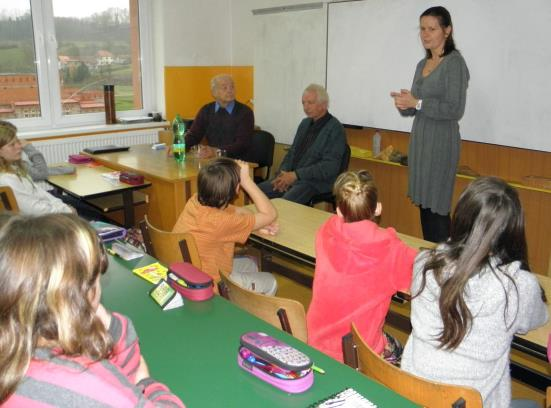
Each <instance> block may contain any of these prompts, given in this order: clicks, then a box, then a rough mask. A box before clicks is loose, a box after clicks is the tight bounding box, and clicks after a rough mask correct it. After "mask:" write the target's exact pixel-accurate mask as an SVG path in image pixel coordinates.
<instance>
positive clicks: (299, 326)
mask: <svg viewBox="0 0 551 408" xmlns="http://www.w3.org/2000/svg"><path fill="white" fill-rule="evenodd" d="M218 292H219V293H220V294H221V295H222V296H224V297H225V298H226V299H228V300H229V301H230V302H232V303H234V304H236V305H237V306H239V307H240V308H242V309H244V310H246V311H247V312H249V313H251V314H253V315H255V316H256V317H258V318H260V319H262V320H264V321H266V322H268V323H270V324H271V325H272V326H275V327H277V328H278V329H282V330H283V331H286V332H287V333H289V334H291V335H293V336H295V337H296V338H297V339H299V340H302V341H303V342H306V341H307V339H308V335H307V329H306V312H305V311H304V306H303V305H302V303H300V302H297V301H296V300H293V299H286V298H280V297H276V296H266V295H262V294H260V293H256V292H253V291H251V290H247V289H244V288H242V287H241V286H239V285H237V284H236V283H234V282H233V281H232V280H230V279H229V278H228V277H227V276H225V275H224V274H223V273H221V274H220V282H219V283H218Z"/></svg>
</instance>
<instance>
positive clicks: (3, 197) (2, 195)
mask: <svg viewBox="0 0 551 408" xmlns="http://www.w3.org/2000/svg"><path fill="white" fill-rule="evenodd" d="M0 210H1V211H11V212H19V206H18V205H17V200H16V199H15V195H14V194H13V191H12V189H11V187H9V186H0Z"/></svg>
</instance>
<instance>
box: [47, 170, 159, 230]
mask: <svg viewBox="0 0 551 408" xmlns="http://www.w3.org/2000/svg"><path fill="white" fill-rule="evenodd" d="M74 167H75V173H74V174H61V175H56V176H50V177H48V183H49V184H51V185H52V186H53V187H54V188H55V189H56V190H57V191H58V192H65V193H67V194H69V195H71V196H73V197H75V198H76V199H78V200H81V201H84V200H88V199H92V198H98V197H105V196H108V195H113V194H121V195H122V201H123V212H124V226H125V227H126V228H130V227H133V226H134V224H135V216H134V200H133V192H134V191H136V190H141V189H144V188H147V187H149V186H151V183H150V182H148V181H147V180H146V181H144V183H142V184H138V185H131V184H126V183H121V182H119V181H116V180H115V181H113V182H112V181H109V180H107V179H105V178H104V177H103V176H102V173H109V172H112V171H113V169H110V168H107V167H104V166H93V167H91V166H89V165H85V164H80V165H74Z"/></svg>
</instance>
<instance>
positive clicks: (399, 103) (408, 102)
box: [390, 89, 418, 110]
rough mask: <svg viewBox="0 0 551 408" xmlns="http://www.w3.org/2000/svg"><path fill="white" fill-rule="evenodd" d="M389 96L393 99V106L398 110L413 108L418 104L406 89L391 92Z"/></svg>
mask: <svg viewBox="0 0 551 408" xmlns="http://www.w3.org/2000/svg"><path fill="white" fill-rule="evenodd" d="M390 96H391V97H392V98H394V106H396V107H397V108H398V109H400V110H406V109H410V108H415V106H416V105H417V102H418V100H417V99H416V98H415V97H414V96H413V95H412V94H411V92H410V91H409V90H408V89H400V92H391V93H390Z"/></svg>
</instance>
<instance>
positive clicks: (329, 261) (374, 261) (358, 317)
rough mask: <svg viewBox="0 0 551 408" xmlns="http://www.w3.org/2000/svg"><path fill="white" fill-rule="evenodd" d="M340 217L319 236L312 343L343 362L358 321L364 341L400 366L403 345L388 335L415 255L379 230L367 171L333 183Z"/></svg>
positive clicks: (309, 317) (374, 189)
mask: <svg viewBox="0 0 551 408" xmlns="http://www.w3.org/2000/svg"><path fill="white" fill-rule="evenodd" d="M333 191H334V194H335V196H336V202H337V215H334V216H332V217H331V218H329V220H327V222H326V223H325V224H324V225H323V226H322V227H321V228H320V230H319V231H318V234H317V237H316V272H315V275H314V276H315V278H314V286H313V296H312V303H311V304H310V308H309V309H308V315H307V322H308V342H309V344H310V345H312V346H313V347H315V348H317V349H318V350H320V351H322V352H324V353H326V354H328V355H330V356H331V357H333V358H335V359H337V360H339V361H342V359H343V357H342V349H341V338H342V336H344V335H345V334H347V333H348V332H350V325H351V323H355V324H356V327H358V330H359V331H360V333H361V335H362V337H363V338H364V340H365V341H366V343H367V344H368V345H369V346H370V347H371V348H372V349H373V350H374V351H375V352H376V353H378V354H380V355H381V356H383V357H384V358H385V359H387V361H390V362H393V363H397V362H398V361H399V359H400V356H401V354H402V347H401V345H400V344H399V343H398V341H396V340H395V339H394V338H392V336H390V335H388V334H386V333H384V331H383V325H384V322H385V317H386V314H387V312H388V308H389V306H390V301H391V298H392V295H393V294H394V293H396V292H397V291H399V290H406V291H408V290H409V287H410V284H411V276H412V266H413V260H414V258H415V255H416V251H415V250H414V249H412V248H410V247H408V246H407V245H406V244H404V243H403V242H402V241H401V240H400V239H399V238H398V236H397V235H396V231H395V230H394V229H393V228H386V229H385V228H380V227H379V226H378V225H377V224H376V223H375V222H374V220H375V218H376V217H378V216H379V215H380V214H381V209H382V206H381V203H379V202H378V201H377V187H376V186H375V183H374V182H373V178H372V177H371V175H370V174H369V172H367V171H365V170H360V171H350V172H347V173H343V174H341V175H340V176H339V177H338V178H337V180H336V182H335V185H334V188H333Z"/></svg>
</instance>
